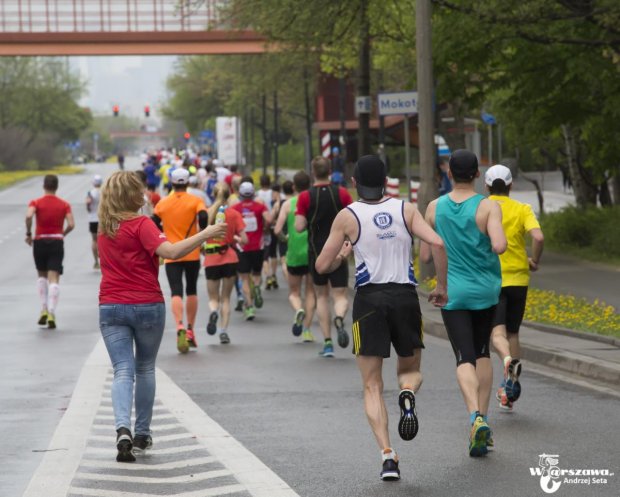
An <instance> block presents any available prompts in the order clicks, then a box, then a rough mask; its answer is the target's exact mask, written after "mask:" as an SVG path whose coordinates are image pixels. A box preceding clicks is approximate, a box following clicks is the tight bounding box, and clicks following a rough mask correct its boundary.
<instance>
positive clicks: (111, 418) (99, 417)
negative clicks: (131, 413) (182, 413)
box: [95, 413, 177, 428]
mask: <svg viewBox="0 0 620 497" xmlns="http://www.w3.org/2000/svg"><path fill="white" fill-rule="evenodd" d="M162 419H172V420H175V421H176V419H177V417H176V416H175V415H174V414H170V413H168V414H153V421H161V420H162ZM95 420H97V421H114V414H97V415H96V416H95ZM134 421H135V420H134ZM107 428H110V425H107Z"/></svg>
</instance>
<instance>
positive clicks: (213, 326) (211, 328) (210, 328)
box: [207, 311, 217, 335]
mask: <svg viewBox="0 0 620 497" xmlns="http://www.w3.org/2000/svg"><path fill="white" fill-rule="evenodd" d="M216 332H217V311H213V312H212V313H211V314H209V323H208V324H207V333H208V334H209V335H215V333H216Z"/></svg>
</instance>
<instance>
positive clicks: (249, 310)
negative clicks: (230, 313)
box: [243, 306, 256, 321]
mask: <svg viewBox="0 0 620 497" xmlns="http://www.w3.org/2000/svg"><path fill="white" fill-rule="evenodd" d="M243 314H244V316H245V320H246V321H252V320H253V319H254V318H255V317H256V311H254V307H252V306H250V307H246V308H245V310H244V311H243Z"/></svg>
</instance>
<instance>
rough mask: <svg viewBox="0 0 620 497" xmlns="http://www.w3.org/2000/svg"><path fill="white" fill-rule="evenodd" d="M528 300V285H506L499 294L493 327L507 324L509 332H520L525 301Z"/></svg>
mask: <svg viewBox="0 0 620 497" xmlns="http://www.w3.org/2000/svg"><path fill="white" fill-rule="evenodd" d="M526 301H527V287H526V286H504V287H502V291H501V292H500V294H499V302H498V304H497V307H496V308H495V316H494V318H493V328H495V327H496V326H499V325H502V324H503V325H505V326H506V331H508V333H519V328H520V327H521V322H522V321H523V315H524V314H525V303H526Z"/></svg>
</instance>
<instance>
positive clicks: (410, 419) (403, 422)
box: [398, 389, 419, 440]
mask: <svg viewBox="0 0 620 497" xmlns="http://www.w3.org/2000/svg"><path fill="white" fill-rule="evenodd" d="M398 405H399V406H400V421H399V422H398V434H399V435H400V438H402V439H403V440H413V439H414V438H415V436H416V435H417V434H418V427H419V425H418V417H417V416H416V412H415V395H414V394H413V391H412V390H408V389H407V390H401V391H400V395H399V396H398Z"/></svg>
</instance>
